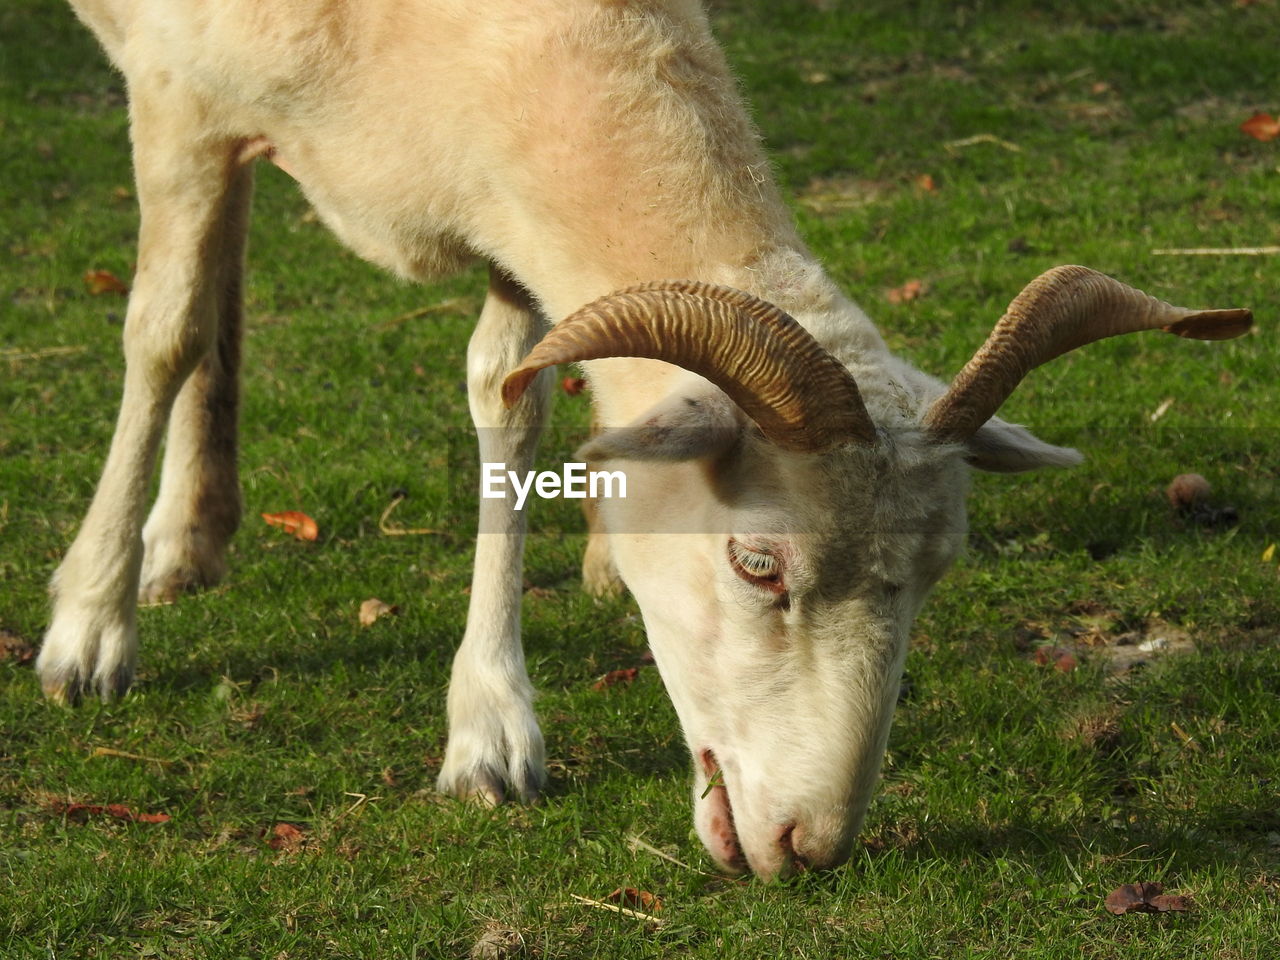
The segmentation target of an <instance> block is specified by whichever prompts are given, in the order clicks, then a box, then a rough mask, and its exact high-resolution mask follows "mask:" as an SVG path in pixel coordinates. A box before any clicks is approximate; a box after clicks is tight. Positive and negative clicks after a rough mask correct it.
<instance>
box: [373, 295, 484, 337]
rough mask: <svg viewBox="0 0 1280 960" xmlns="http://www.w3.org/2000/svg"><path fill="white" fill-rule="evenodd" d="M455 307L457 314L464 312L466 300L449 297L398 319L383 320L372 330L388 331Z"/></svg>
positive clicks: (466, 304) (466, 306)
mask: <svg viewBox="0 0 1280 960" xmlns="http://www.w3.org/2000/svg"><path fill="white" fill-rule="evenodd" d="M455 307H456V308H458V312H459V313H463V312H465V310H466V309H467V308H468V299H467V298H466V297H451V298H449V299H448V300H442V301H440V302H439V303H433V304H431V305H430V306H427V307H419V308H418V309H417V310H410V311H409V312H408V313H402V314H400V316H398V317H392V318H391V319H390V320H384V321H382V323H379V324H377V325H376V326H374V329H375V330H390V329H391V328H392V327H395V326H399V325H400V324H402V323H405V322H406V321H408V320H417V319H418V318H419V317H425V316H428V315H430V314H433V313H444V312H447V311H449V310H453V309H454V308H455Z"/></svg>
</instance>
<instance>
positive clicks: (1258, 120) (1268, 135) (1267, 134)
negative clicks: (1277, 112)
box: [1240, 113, 1280, 140]
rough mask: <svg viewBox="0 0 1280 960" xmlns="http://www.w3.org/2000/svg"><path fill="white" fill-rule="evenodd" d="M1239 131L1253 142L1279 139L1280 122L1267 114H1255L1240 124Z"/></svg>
mask: <svg viewBox="0 0 1280 960" xmlns="http://www.w3.org/2000/svg"><path fill="white" fill-rule="evenodd" d="M1240 129H1241V130H1242V131H1244V132H1245V133H1246V134H1248V135H1249V136H1251V137H1253V139H1255V140H1274V139H1275V138H1276V137H1280V120H1276V118H1275V117H1273V116H1271V114H1269V113H1255V114H1254V115H1253V116H1252V117H1250V118H1249V119H1248V120H1246V121H1245V122H1244V123H1242V124H1240Z"/></svg>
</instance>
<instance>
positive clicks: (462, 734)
mask: <svg viewBox="0 0 1280 960" xmlns="http://www.w3.org/2000/svg"><path fill="white" fill-rule="evenodd" d="M542 332H543V322H542V318H541V315H540V314H539V312H538V310H537V308H536V307H535V306H534V304H533V302H532V299H531V298H530V296H529V294H528V292H527V291H526V290H524V288H522V287H521V286H519V285H518V284H517V283H515V282H514V281H513V280H511V278H509V277H507V276H506V275H505V274H503V273H502V272H501V271H500V270H498V269H497V268H496V267H495V268H493V269H491V271H490V279H489V295H488V298H487V299H486V300H485V304H484V309H483V310H482V311H481V314H480V322H479V324H478V325H477V326H476V330H475V333H474V334H473V335H472V337H471V342H470V344H469V345H468V347H467V390H468V398H469V402H470V406H471V418H472V420H473V421H474V422H475V425H476V432H477V433H478V434H479V439H480V461H481V463H505V464H506V469H508V470H514V471H517V473H518V474H519V475H521V476H523V475H524V473H525V472H526V471H528V470H530V469H532V467H533V457H534V453H535V451H536V449H537V444H538V438H539V435H540V434H541V432H542V424H543V421H544V419H545V416H546V412H547V409H548V406H549V402H550V397H551V392H550V389H549V386H548V384H549V378H548V377H547V376H546V375H543V376H540V377H539V378H538V380H537V381H536V382H535V383H534V384H533V386H532V387H531V388H530V390H529V391H528V392H527V393H526V394H525V395H524V397H523V398H521V400H520V401H519V402H518V403H517V404H516V405H515V406H514V407H512V408H511V409H510V410H508V409H506V408H505V407H504V406H503V403H502V398H501V394H500V389H499V388H500V387H501V384H502V380H503V378H504V377H505V376H506V374H507V373H508V372H509V371H511V370H512V369H514V368H515V367H516V366H517V365H518V364H519V362H520V360H521V359H522V358H523V357H524V355H525V353H526V352H528V350H529V349H530V348H532V347H533V345H534V344H535V343H537V341H538V339H539V338H540V336H541V334H542ZM512 503H513V501H512V500H511V499H507V500H494V499H481V501H480V525H479V533H478V535H477V537H476V558H475V569H474V572H473V575H472V580H471V605H470V609H469V610H468V612H467V628H466V632H465V634H464V635H463V638H462V644H461V645H460V646H459V648H458V652H457V655H456V656H455V657H454V661H453V675H452V678H451V680H450V682H449V746H448V748H447V749H446V751H445V757H444V766H443V767H442V769H441V771H440V778H439V781H438V786H439V788H440V790H442V791H444V792H445V793H451V794H454V795H456V796H460V797H476V798H479V799H481V800H483V801H485V802H487V803H491V804H496V803H500V802H501V801H502V800H503V799H504V797H506V796H507V795H514V796H518V797H519V798H520V799H522V800H525V801H530V800H533V799H535V798H536V797H537V796H538V794H539V793H540V792H541V789H542V786H543V784H544V782H545V780H546V767H545V753H544V749H543V742H542V731H541V730H539V729H538V722H537V719H536V718H535V717H534V713H533V689H532V687H531V685H530V683H529V677H528V673H527V672H526V670H525V663H524V651H523V650H522V648H521V645H520V601H521V595H522V592H523V591H522V587H521V581H522V577H521V570H522V567H523V559H524V537H525V529H526V523H525V514H524V511H523V510H521V511H517V510H514V509H512Z"/></svg>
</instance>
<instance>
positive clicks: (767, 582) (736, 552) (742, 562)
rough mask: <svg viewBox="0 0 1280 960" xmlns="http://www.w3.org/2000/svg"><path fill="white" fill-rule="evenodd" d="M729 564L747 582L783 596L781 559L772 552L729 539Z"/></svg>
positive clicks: (784, 586)
mask: <svg viewBox="0 0 1280 960" xmlns="http://www.w3.org/2000/svg"><path fill="white" fill-rule="evenodd" d="M729 566H731V567H733V572H734V573H736V574H737V575H738V576H739V577H741V578H742V579H743V580H745V581H747V583H750V584H753V585H755V586H757V587H763V588H764V589H765V590H768V591H770V592H771V593H776V594H779V595H781V596H785V595H786V592H787V588H786V584H785V583H784V582H783V579H782V561H781V560H779V559H778V558H777V557H776V556H775V555H774V554H772V553H764V552H761V551H759V550H751V549H748V548H747V547H744V546H743V545H742V544H741V543H739V542H738V541H737V540H734V539H730V540H729Z"/></svg>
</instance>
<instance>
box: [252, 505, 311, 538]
mask: <svg viewBox="0 0 1280 960" xmlns="http://www.w3.org/2000/svg"><path fill="white" fill-rule="evenodd" d="M262 519H263V520H265V521H267V523H269V524H271V526H273V527H280V528H282V529H283V530H284V532H285V533H291V534H293V535H294V536H295V537H297V538H298V539H299V540H314V539H316V537H318V536H320V528H319V527H318V526H316V522H315V521H314V520H312V519H311V518H310V517H308V516H307V515H306V514H305V513H303V512H302V511H300V510H286V511H284V512H283V513H264V514H263V515H262Z"/></svg>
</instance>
